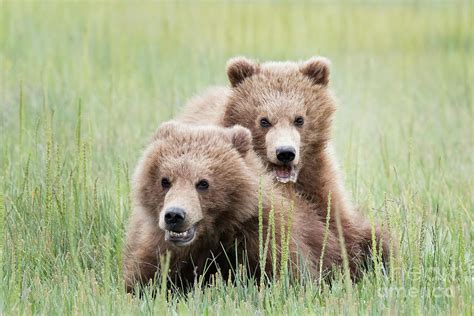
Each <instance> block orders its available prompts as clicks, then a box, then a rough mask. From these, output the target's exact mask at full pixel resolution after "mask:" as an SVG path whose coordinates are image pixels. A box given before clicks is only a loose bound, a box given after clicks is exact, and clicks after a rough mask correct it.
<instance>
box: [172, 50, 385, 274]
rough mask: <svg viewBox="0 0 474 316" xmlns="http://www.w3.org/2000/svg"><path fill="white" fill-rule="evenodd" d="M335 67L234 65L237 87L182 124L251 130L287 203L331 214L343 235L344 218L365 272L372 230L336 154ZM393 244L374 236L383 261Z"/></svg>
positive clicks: (192, 107)
mask: <svg viewBox="0 0 474 316" xmlns="http://www.w3.org/2000/svg"><path fill="white" fill-rule="evenodd" d="M329 68H330V64H329V61H328V60H327V59H326V58H323V57H313V58H311V59H309V60H307V61H305V62H265V63H257V62H255V61H253V60H250V59H247V58H244V57H237V58H234V59H231V60H230V61H229V62H228V66H227V75H228V77H229V81H230V84H231V87H229V88H226V87H217V88H212V89H209V90H208V91H207V92H205V93H204V94H202V95H200V96H197V97H195V98H193V99H191V100H190V101H189V102H188V104H187V105H186V107H185V109H184V111H183V113H182V115H181V116H180V117H179V119H180V120H181V121H182V122H186V123H190V124H216V125H220V126H224V127H230V126H233V125H236V124H238V125H241V126H244V127H246V128H248V129H249V130H250V131H251V133H252V137H253V148H254V150H255V151H256V152H257V154H258V155H259V156H260V158H261V159H262V160H263V161H264V163H265V165H266V167H267V170H268V172H269V173H271V174H273V176H274V179H275V181H276V182H277V183H281V186H283V187H285V189H287V190H285V191H286V192H287V196H288V197H290V198H292V197H293V196H294V195H295V194H297V195H300V196H301V197H303V198H305V199H306V200H307V201H308V202H309V203H311V204H312V205H314V208H315V209H316V210H317V212H318V214H319V215H320V216H321V217H322V218H324V219H325V218H326V217H327V216H328V214H327V210H328V209H330V214H329V216H330V227H331V230H332V231H333V232H334V233H335V234H336V235H337V232H338V230H337V222H336V219H337V217H336V215H337V216H338V217H339V219H340V223H341V226H342V233H343V236H344V240H345V243H346V249H347V253H348V256H349V260H351V261H356V262H358V263H359V264H360V265H363V264H365V263H367V262H371V260H372V259H371V250H372V227H371V225H370V223H369V222H368V221H367V220H366V219H365V218H364V217H363V216H362V214H360V213H359V212H358V211H357V210H356V209H355V207H354V206H353V205H351V203H350V201H349V199H348V198H347V193H346V191H345V189H344V187H343V184H342V180H341V176H340V171H339V168H338V166H337V161H336V159H335V156H334V154H333V149H332V145H331V127H332V119H333V116H334V112H335V110H336V101H335V98H334V97H333V94H332V92H331V90H330V88H329V73H330V71H329ZM329 197H330V198H329ZM329 199H330V202H329ZM389 238H390V237H389V234H388V233H386V232H383V231H382V230H381V229H380V228H378V227H377V228H376V229H375V240H376V242H377V249H378V251H380V250H381V253H382V260H384V261H387V260H388V259H389V250H390V242H389Z"/></svg>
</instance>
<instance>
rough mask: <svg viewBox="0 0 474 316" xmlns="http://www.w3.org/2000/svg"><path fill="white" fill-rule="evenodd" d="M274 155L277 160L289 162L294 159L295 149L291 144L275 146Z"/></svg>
mask: <svg viewBox="0 0 474 316" xmlns="http://www.w3.org/2000/svg"><path fill="white" fill-rule="evenodd" d="M276 156H277V159H278V160H279V161H281V162H283V163H289V162H291V161H293V160H294V159H295V156H296V150H295V148H294V147H292V146H281V147H277V149H276Z"/></svg>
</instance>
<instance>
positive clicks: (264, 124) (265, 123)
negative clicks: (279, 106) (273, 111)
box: [260, 117, 272, 127]
mask: <svg viewBox="0 0 474 316" xmlns="http://www.w3.org/2000/svg"><path fill="white" fill-rule="evenodd" d="M260 126H261V127H270V126H272V124H271V123H270V122H269V121H268V119H267V118H266V117H263V118H261V119H260Z"/></svg>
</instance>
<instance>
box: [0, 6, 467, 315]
mask: <svg viewBox="0 0 474 316" xmlns="http://www.w3.org/2000/svg"><path fill="white" fill-rule="evenodd" d="M403 3H404V4H397V3H395V2H393V1H387V2H380V3H379V2H374V3H372V4H364V3H359V4H357V5H356V4H350V3H348V2H344V3H341V4H338V3H335V2H322V3H319V4H317V3H314V4H311V3H307V2H303V1H301V2H300V1H298V2H297V4H296V5H294V6H290V5H288V4H286V2H278V3H276V4H273V5H272V4H271V3H270V2H264V3H259V4H254V5H251V4H248V3H232V4H224V3H222V2H216V3H213V4H212V3H208V2H206V3H203V4H195V3H177V4H175V3H171V2H166V3H151V2H134V3H130V4H127V3H111V2H110V3H102V4H94V3H92V2H88V3H61V2H57V3H53V2H48V3H34V2H0V107H1V108H0V109H1V111H0V122H1V129H0V172H1V173H0V186H1V191H0V192H1V193H0V202H1V204H0V216H1V217H0V233H1V236H2V243H1V246H0V247H1V248H0V254H1V272H0V279H1V281H0V314H17V313H21V314H32V313H42V314H96V313H100V314H112V313H114V314H129V313H138V312H141V313H152V312H154V313H156V314H162V313H164V312H166V313H169V314H175V313H179V314H211V315H214V314H221V315H226V314H241V315H248V314H255V313H257V314H262V313H268V314H319V313H341V312H344V313H353V312H358V313H364V314H365V313H367V314H369V313H370V314H379V313H382V312H383V313H385V312H386V310H390V311H391V313H393V314H398V313H400V314H408V313H410V314H411V313H414V314H446V313H452V314H466V315H469V314H472V312H473V308H472V304H473V303H472V298H473V267H474V265H473V258H472V248H473V246H472V244H473V243H472V241H473V234H474V233H473V232H474V230H473V228H472V221H473V213H474V203H473V191H474V186H473V175H474V168H473V157H474V152H473V148H474V131H473V126H474V125H473V123H474V122H473V112H474V111H473V110H474V109H473V90H472V88H473V82H474V58H473V54H474V40H473V36H474V30H473V21H472V16H473V13H474V10H473V6H472V4H470V2H455V3H454V2H436V3H435V4H433V3H430V2H428V1H426V2H421V1H416V2H415V1H414V2H408V1H403ZM235 55H247V56H250V57H256V58H259V59H261V60H285V59H291V60H297V59H305V58H308V57H310V56H312V55H324V56H327V57H329V58H330V59H331V60H332V62H333V66H332V87H333V88H334V90H335V92H336V94H337V95H338V97H339V100H340V107H339V110H338V113H337V118H336V121H335V126H336V128H335V135H334V136H335V140H336V148H337V153H338V157H339V159H340V162H341V164H342V165H343V169H344V173H345V176H346V177H345V180H346V186H347V187H348V188H349V189H350V190H351V193H352V197H353V199H354V200H355V201H356V202H357V203H358V204H359V205H360V206H361V208H362V210H363V211H364V212H365V213H366V214H367V216H370V217H371V218H373V219H374V220H377V221H380V222H383V223H384V224H386V225H389V226H390V227H391V229H392V231H393V232H394V233H395V234H396V235H397V237H398V240H399V242H400V254H399V257H398V258H397V259H396V260H395V262H393V269H392V270H391V273H390V275H389V276H381V275H379V274H373V275H368V276H367V277H366V278H365V279H364V280H362V281H361V282H360V283H358V284H354V285H352V286H351V287H349V288H348V287H347V286H346V285H345V284H344V281H343V280H342V279H337V280H336V281H335V282H334V284H333V285H332V287H331V288H329V287H328V286H323V287H318V286H317V284H314V285H313V284H310V285H307V286H305V287H297V286H296V287H290V286H288V285H286V284H283V283H275V284H272V285H270V286H269V287H268V288H265V289H263V290H261V291H259V289H258V288H257V287H255V286H249V287H246V286H243V285H237V286H227V285H226V283H225V282H217V283H216V285H215V286H214V287H211V288H206V289H205V290H196V291H193V292H191V293H189V294H187V295H186V296H182V297H178V296H172V297H170V298H168V300H166V299H165V296H166V293H162V295H161V296H158V297H157V298H156V299H154V300H153V299H151V298H149V297H144V298H142V299H139V298H134V297H131V296H128V295H126V294H125V293H124V291H123V284H122V280H121V256H122V252H121V249H122V245H123V239H124V227H125V223H126V220H127V217H128V214H129V212H130V200H129V191H130V184H129V177H130V173H131V171H132V170H133V167H134V165H135V163H136V161H137V158H138V156H139V154H140V151H141V149H142V148H143V145H144V144H145V141H146V140H147V138H148V137H149V135H150V134H151V133H152V132H153V131H154V129H155V128H156V127H157V126H158V125H159V124H160V122H163V121H165V120H168V119H170V118H171V117H172V116H173V115H174V114H176V113H177V112H178V111H179V109H180V107H181V106H182V105H183V104H184V102H185V101H186V99H188V98H189V97H190V96H192V95H193V94H194V93H196V92H199V91H200V90H202V89H203V88H204V87H207V86H209V85H214V84H227V80H226V76H225V63H226V60H227V59H228V58H230V57H232V56H235Z"/></svg>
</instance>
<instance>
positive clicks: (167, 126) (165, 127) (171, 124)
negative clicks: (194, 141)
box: [152, 120, 182, 141]
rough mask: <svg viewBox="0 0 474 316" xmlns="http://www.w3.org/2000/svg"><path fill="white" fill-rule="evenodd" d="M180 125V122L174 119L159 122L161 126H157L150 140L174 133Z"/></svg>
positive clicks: (164, 137)
mask: <svg viewBox="0 0 474 316" xmlns="http://www.w3.org/2000/svg"><path fill="white" fill-rule="evenodd" d="M181 125H182V124H180V123H178V122H177V121H174V120H171V121H168V122H165V123H163V124H161V126H160V127H158V129H157V130H156V131H155V133H154V134H153V137H152V141H155V140H157V139H167V138H169V137H170V136H172V135H174V134H176V132H177V131H178V130H179V128H180V126H181Z"/></svg>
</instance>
